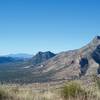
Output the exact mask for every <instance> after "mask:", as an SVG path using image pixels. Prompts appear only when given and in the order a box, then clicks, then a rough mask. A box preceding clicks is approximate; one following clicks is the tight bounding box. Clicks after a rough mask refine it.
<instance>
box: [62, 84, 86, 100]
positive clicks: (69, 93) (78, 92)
mask: <svg viewBox="0 0 100 100" xmlns="http://www.w3.org/2000/svg"><path fill="white" fill-rule="evenodd" d="M62 96H63V97H64V98H65V99H68V98H77V97H84V98H85V100H86V97H87V92H86V91H85V90H84V89H82V88H81V86H80V85H79V84H77V83H75V82H71V83H69V84H67V85H66V86H64V87H63V89H62Z"/></svg>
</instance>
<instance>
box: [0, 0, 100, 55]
mask: <svg viewBox="0 0 100 100" xmlns="http://www.w3.org/2000/svg"><path fill="white" fill-rule="evenodd" d="M96 35H100V0H0V54H8V53H30V54H34V53H36V52H38V51H48V50H50V51H53V52H56V53H57V52H61V51H66V50H70V49H76V48H80V47H82V46H83V45H85V44H87V43H88V42H89V41H91V40H92V38H93V37H94V36H96Z"/></svg>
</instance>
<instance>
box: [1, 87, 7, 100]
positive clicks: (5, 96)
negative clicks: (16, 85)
mask: <svg viewBox="0 0 100 100" xmlns="http://www.w3.org/2000/svg"><path fill="white" fill-rule="evenodd" d="M7 97H8V96H7V93H6V92H5V91H4V90H3V89H0V100H5V99H6V98H7Z"/></svg>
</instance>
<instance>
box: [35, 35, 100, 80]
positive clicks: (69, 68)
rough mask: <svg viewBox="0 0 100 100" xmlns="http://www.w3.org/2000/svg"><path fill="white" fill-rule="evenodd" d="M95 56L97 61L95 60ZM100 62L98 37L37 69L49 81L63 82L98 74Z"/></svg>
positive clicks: (63, 53) (59, 55) (99, 40)
mask: <svg viewBox="0 0 100 100" xmlns="http://www.w3.org/2000/svg"><path fill="white" fill-rule="evenodd" d="M93 55H95V56H96V57H95V58H96V59H98V60H96V59H94V57H93ZM99 60H100V36H96V37H95V38H94V39H93V40H92V41H91V42H90V43H89V44H87V45H86V46H84V47H82V48H80V49H77V50H72V51H67V52H62V53H59V54H58V55H56V56H55V57H53V58H51V59H49V60H48V61H47V62H45V63H43V66H42V67H38V69H36V71H37V73H39V71H41V75H45V76H46V77H47V79H49V80H62V79H71V78H79V77H82V76H91V75H94V74H98V68H99V62H100V61H99ZM36 71H35V72H36Z"/></svg>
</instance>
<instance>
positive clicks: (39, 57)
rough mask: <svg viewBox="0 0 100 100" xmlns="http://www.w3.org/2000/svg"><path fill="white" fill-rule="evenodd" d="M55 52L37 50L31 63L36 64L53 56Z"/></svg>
mask: <svg viewBox="0 0 100 100" xmlns="http://www.w3.org/2000/svg"><path fill="white" fill-rule="evenodd" d="M55 55H56V54H54V53H52V52H50V51H47V52H41V51H40V52H38V53H37V54H36V55H35V56H34V57H33V58H32V64H33V65H38V64H40V63H42V62H44V61H46V60H48V59H50V58H52V57H54V56H55Z"/></svg>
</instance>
